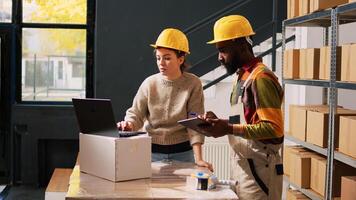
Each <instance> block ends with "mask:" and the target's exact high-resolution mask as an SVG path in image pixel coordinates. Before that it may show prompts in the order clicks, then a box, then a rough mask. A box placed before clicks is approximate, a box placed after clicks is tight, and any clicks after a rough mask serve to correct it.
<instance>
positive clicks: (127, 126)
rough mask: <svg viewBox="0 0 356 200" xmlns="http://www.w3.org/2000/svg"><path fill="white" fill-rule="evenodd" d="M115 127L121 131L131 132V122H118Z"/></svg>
mask: <svg viewBox="0 0 356 200" xmlns="http://www.w3.org/2000/svg"><path fill="white" fill-rule="evenodd" d="M116 125H117V128H118V129H119V130H121V131H132V130H133V125H132V122H128V121H121V122H118V123H117V124H116Z"/></svg>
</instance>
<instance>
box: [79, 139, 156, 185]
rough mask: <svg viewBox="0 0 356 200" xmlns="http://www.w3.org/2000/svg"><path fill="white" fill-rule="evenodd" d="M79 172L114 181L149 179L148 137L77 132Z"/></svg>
mask: <svg viewBox="0 0 356 200" xmlns="http://www.w3.org/2000/svg"><path fill="white" fill-rule="evenodd" d="M79 154H80V171H81V172H85V173H88V174H91V175H94V176H98V177H101V178H104V179H108V180H111V181H114V182H117V181H125V180H133V179H140V178H149V177H151V175H152V171H151V137H149V136H147V135H139V136H133V137H127V138H120V137H108V136H101V135H93V134H83V133H80V135H79Z"/></svg>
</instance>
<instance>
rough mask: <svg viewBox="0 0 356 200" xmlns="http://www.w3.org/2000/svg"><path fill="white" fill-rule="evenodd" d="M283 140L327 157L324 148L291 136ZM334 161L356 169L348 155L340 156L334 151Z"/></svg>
mask: <svg viewBox="0 0 356 200" xmlns="http://www.w3.org/2000/svg"><path fill="white" fill-rule="evenodd" d="M285 138H286V139H288V140H290V141H292V142H294V143H297V144H299V145H301V146H303V147H305V148H307V149H310V150H312V151H315V152H317V153H319V154H322V155H324V156H327V154H328V152H327V149H326V148H322V147H319V146H317V145H314V144H310V143H308V142H305V141H302V140H299V139H297V138H295V137H293V136H290V135H286V136H285ZM334 159H335V160H338V161H340V162H343V163H345V164H347V165H350V166H352V167H354V168H356V159H355V158H352V157H350V156H348V155H345V154H342V153H340V152H337V151H335V157H334Z"/></svg>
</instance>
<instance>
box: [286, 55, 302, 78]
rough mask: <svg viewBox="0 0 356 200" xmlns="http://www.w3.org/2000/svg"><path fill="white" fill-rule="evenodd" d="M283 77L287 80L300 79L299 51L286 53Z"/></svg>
mask: <svg viewBox="0 0 356 200" xmlns="http://www.w3.org/2000/svg"><path fill="white" fill-rule="evenodd" d="M283 59H284V69H283V70H284V71H283V76H284V78H287V79H298V78H299V49H288V50H286V51H285V52H284V57H283Z"/></svg>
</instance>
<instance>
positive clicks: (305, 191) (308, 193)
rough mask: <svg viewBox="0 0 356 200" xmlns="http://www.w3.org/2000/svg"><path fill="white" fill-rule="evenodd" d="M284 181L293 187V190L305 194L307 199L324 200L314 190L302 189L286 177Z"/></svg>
mask: <svg viewBox="0 0 356 200" xmlns="http://www.w3.org/2000/svg"><path fill="white" fill-rule="evenodd" d="M283 181H285V182H287V183H289V185H290V186H292V187H293V188H295V189H297V190H299V191H301V192H302V193H303V194H305V195H306V196H307V197H309V198H311V199H316V200H322V199H323V197H322V196H320V195H319V194H317V193H315V192H314V191H313V190H310V189H304V188H301V187H299V186H298V185H296V184H294V183H292V182H290V181H289V178H288V177H286V176H284V177H283Z"/></svg>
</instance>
